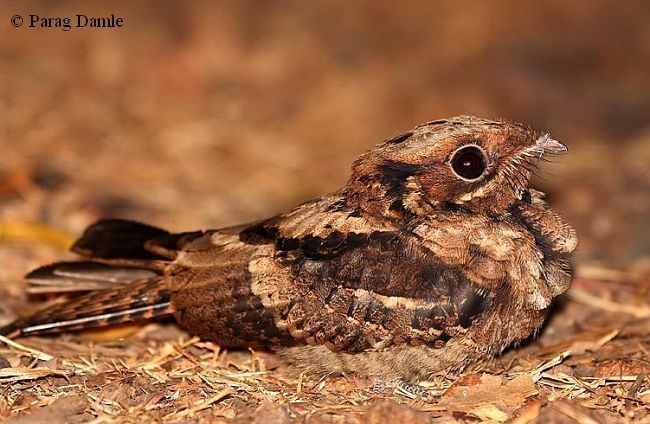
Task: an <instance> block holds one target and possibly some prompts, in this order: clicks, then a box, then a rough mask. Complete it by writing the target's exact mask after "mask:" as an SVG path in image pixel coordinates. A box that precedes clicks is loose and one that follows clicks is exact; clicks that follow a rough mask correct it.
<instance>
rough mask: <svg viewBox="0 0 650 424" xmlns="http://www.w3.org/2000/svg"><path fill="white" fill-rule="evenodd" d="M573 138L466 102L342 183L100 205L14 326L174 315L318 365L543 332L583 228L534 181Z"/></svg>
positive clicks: (422, 360)
mask: <svg viewBox="0 0 650 424" xmlns="http://www.w3.org/2000/svg"><path fill="white" fill-rule="evenodd" d="M565 151H566V147H565V146H564V145H563V144H562V143H560V142H558V141H556V140H554V139H552V138H551V137H549V135H548V134H543V133H539V132H536V131H533V130H531V129H529V128H527V127H525V126H522V125H519V124H514V123H509V122H504V121H492V120H486V119H479V118H476V117H472V116H460V117H455V118H450V119H441V120H437V121H431V122H428V123H426V124H423V125H419V126H417V127H415V128H414V129H412V130H410V131H407V132H405V133H403V134H400V135H398V136H396V137H393V138H391V139H389V140H387V141H385V142H383V143H382V144H380V145H378V146H377V147H375V148H374V149H372V150H370V151H368V152H367V153H365V154H363V155H361V156H360V157H359V158H358V159H357V160H356V161H355V162H354V163H353V165H352V174H351V177H350V179H349V181H348V182H347V184H346V185H345V186H344V187H343V188H341V189H340V190H338V191H336V192H334V193H331V194H327V195H324V196H322V197H319V198H317V199H314V200H312V201H309V202H306V203H304V204H302V205H300V206H297V207H296V208H294V209H292V210H291V211H289V212H287V213H283V214H281V215H277V216H274V217H272V218H269V219H265V220H263V221H259V222H256V223H252V224H247V225H242V226H237V227H232V228H225V229H220V230H207V231H195V232H187V233H177V234H172V233H169V232H167V231H164V230H162V229H159V228H155V227H152V226H148V225H144V224H140V223H136V222H131V221H125V220H115V219H111V220H102V221H99V222H97V223H95V224H94V225H92V226H90V227H89V228H88V229H87V230H86V231H85V233H84V234H83V235H82V236H81V238H80V239H79V240H78V241H77V242H76V243H75V244H74V246H73V248H72V250H73V251H74V252H76V253H78V254H79V255H81V256H82V257H83V258H84V259H83V260H82V261H79V262H59V263H55V264H51V265H47V266H44V267H42V268H39V269H37V270H35V271H33V272H31V273H30V274H29V275H27V277H26V279H27V281H28V283H29V289H30V290H31V291H32V292H46V291H51V292H77V295H76V296H75V297H72V298H71V299H69V300H67V301H65V302H63V303H60V304H57V305H54V306H52V307H50V308H47V309H45V310H42V311H40V312H37V313H36V314H34V315H33V316H31V317H28V318H26V319H21V320H18V321H16V322H14V323H12V324H10V325H8V326H7V327H5V328H3V329H2V330H0V331H1V333H3V334H6V335H10V336H27V335H34V334H46V333H53V332H61V331H68V330H79V329H86V328H91V327H97V326H103V325H108V324H114V323H121V322H126V321H134V320H141V319H148V318H153V317H159V316H164V315H173V316H174V317H175V319H176V320H177V321H178V323H180V325H181V326H183V327H184V328H186V329H187V330H188V331H189V332H190V333H192V334H195V335H198V336H200V337H202V338H205V339H209V340H213V341H215V342H217V343H218V344H220V345H223V346H229V347H241V348H245V347H251V348H264V349H271V350H273V351H275V352H277V353H278V354H280V355H281V356H283V357H284V358H285V359H286V361H288V362H289V363H292V364H293V365H295V366H296V367H297V368H299V369H301V370H305V371H307V372H311V373H314V374H316V375H325V374H334V373H353V374H359V375H362V376H369V377H378V378H401V379H404V380H410V381H417V380H418V379H423V378H426V377H427V376H428V375H431V374H432V373H436V372H439V371H443V370H460V369H462V368H463V367H465V366H466V365H467V364H469V363H472V362H474V361H477V360H479V359H482V358H485V357H488V356H489V355H494V354H497V353H499V352H501V351H502V350H503V349H505V348H506V347H507V346H509V345H511V344H513V343H516V342H519V341H521V340H523V339H525V338H527V337H529V336H530V335H531V334H533V333H535V332H536V331H537V330H538V329H539V328H540V326H541V325H542V322H543V321H544V319H545V317H546V315H547V313H548V311H549V306H550V305H551V302H552V300H553V299H554V298H555V297H556V296H558V295H560V294H561V293H563V292H564V291H565V290H566V289H567V288H568V286H569V284H570V281H571V268H570V265H569V258H570V255H571V253H572V252H573V251H574V249H575V248H576V245H577V237H576V233H575V231H574V230H573V229H572V228H571V227H570V226H569V225H567V224H566V223H564V222H563V221H562V219H561V218H560V216H559V215H558V214H557V213H555V212H554V211H553V210H551V209H549V208H548V206H547V204H546V203H545V201H544V194H543V193H541V192H539V191H536V190H533V189H531V188H529V187H528V185H529V180H530V177H531V175H532V174H533V173H534V171H535V169H536V168H537V166H538V165H537V162H538V160H539V159H540V158H542V157H543V155H549V154H558V153H563V152H565Z"/></svg>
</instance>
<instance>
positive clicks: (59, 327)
mask: <svg viewBox="0 0 650 424" xmlns="http://www.w3.org/2000/svg"><path fill="white" fill-rule="evenodd" d="M201 234H202V233H183V234H171V233H168V232H167V231H164V230H161V229H159V228H155V227H151V226H148V225H145V224H139V223H136V222H131V221H124V220H103V221H99V222H97V223H96V224H94V225H92V226H90V227H89V228H88V229H87V230H86V231H85V232H84V234H83V235H82V236H81V238H80V239H79V240H78V241H77V242H75V244H74V245H73V247H72V251H74V252H76V253H78V254H80V255H82V256H85V257H86V259H87V260H85V261H80V262H58V263H55V264H52V265H47V266H45V267H42V268H39V269H36V270H34V271H32V272H31V273H29V274H28V275H27V276H26V277H25V279H26V281H27V283H28V289H27V290H28V292H30V293H45V292H57V293H62V292H85V293H82V294H80V295H78V296H77V297H73V298H72V299H70V300H67V301H64V302H62V303H59V304H55V305H53V306H51V307H49V308H46V309H44V310H41V311H39V312H36V313H35V314H34V315H32V316H31V317H28V318H25V319H19V320H17V321H15V322H13V323H11V324H9V325H8V326H6V327H4V328H0V334H2V335H6V336H9V337H17V336H21V335H44V334H50V333H57V332H63V331H71V330H82V329H90V328H95V327H100V326H105V325H111V324H118V323H124V322H131V321H138V320H142V319H150V318H154V317H159V316H164V315H168V314H171V313H173V312H174V310H173V307H172V306H171V304H170V300H169V292H168V290H167V288H166V285H165V282H164V277H163V275H162V273H163V270H164V268H165V267H166V265H167V264H169V262H170V261H171V260H173V259H174V258H175V257H176V254H177V252H178V250H180V249H181V248H182V246H183V245H184V244H185V243H186V242H187V241H189V240H192V239H194V238H196V236H198V235H201Z"/></svg>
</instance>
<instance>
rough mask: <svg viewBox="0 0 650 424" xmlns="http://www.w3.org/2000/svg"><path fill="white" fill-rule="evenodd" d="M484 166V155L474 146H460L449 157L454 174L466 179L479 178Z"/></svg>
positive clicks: (485, 165)
mask: <svg viewBox="0 0 650 424" xmlns="http://www.w3.org/2000/svg"><path fill="white" fill-rule="evenodd" d="M486 167H487V164H486V161H485V155H484V154H483V151H482V150H481V149H479V148H478V147H476V146H465V147H461V148H460V149H458V150H457V151H456V152H455V153H454V155H453V156H452V158H451V168H452V169H453V170H454V172H455V173H456V175H458V176H459V177H461V178H464V179H466V180H475V179H477V178H479V177H480V176H481V175H483V173H484V172H485V168H486Z"/></svg>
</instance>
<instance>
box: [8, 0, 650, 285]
mask: <svg viewBox="0 0 650 424" xmlns="http://www.w3.org/2000/svg"><path fill="white" fill-rule="evenodd" d="M1 7H2V14H1V17H0V75H1V76H0V78H1V79H0V92H1V94H0V109H1V110H0V129H1V132H0V223H4V225H5V228H8V227H7V226H8V225H9V224H11V223H24V222H28V223H40V224H44V225H46V226H48V227H51V228H56V229H61V230H63V231H65V232H67V233H70V234H77V233H79V232H80V231H82V230H83V228H84V227H85V226H86V225H87V224H89V223H90V222H91V221H93V220H95V219H96V218H98V217H100V216H112V217H123V218H131V219H138V220H146V221H148V222H151V223H153V224H156V225H159V226H163V227H165V228H168V229H171V230H194V229H198V228H206V227H220V226H226V225H230V224H237V223H241V222H245V221H250V220H254V219H259V218H263V217H266V216H269V215H271V214H274V213H276V212H279V211H282V210H284V209H286V208H289V207H291V206H293V205H296V204H297V203H299V202H302V201H304V200H306V199H309V198H311V197H314V196H317V195H319V194H322V193H324V192H328V191H331V190H335V189H337V188H338V187H340V186H341V185H342V184H343V183H344V182H345V181H346V179H347V175H348V169H349V165H350V163H351V162H352V160H353V159H354V158H355V157H356V156H357V155H358V154H359V153H361V152H363V151H364V150H366V149H368V148H369V147H371V146H373V145H375V144H377V143H379V142H381V141H382V140H384V139H387V138H389V137H391V136H392V135H395V134H398V133H400V132H401V131H403V130H405V129H408V128H411V127H413V126H414V125H416V124H419V123H421V122H425V121H428V120H432V119H436V118H443V117H448V116H452V115H458V114H467V113H468V114H474V115H478V116H481V117H491V118H497V117H501V118H507V119H511V120H516V121H520V122H523V123H526V124H530V125H532V126H535V127H537V128H540V129H543V130H545V131H548V132H550V133H551V134H552V135H553V136H554V137H556V138H557V139H559V140H562V141H564V142H565V143H566V144H568V145H569V147H570V154H569V155H566V156H562V157H559V158H557V160H556V161H555V163H554V164H546V165H545V170H546V171H548V172H547V173H545V174H544V179H541V180H538V181H537V182H536V186H537V187H538V188H541V189H542V190H545V191H547V192H548V195H549V200H550V203H551V204H552V205H553V206H554V207H555V208H557V209H558V210H559V211H560V212H561V213H562V214H563V215H564V216H565V217H566V219H567V221H569V222H570V223H572V224H573V225H574V226H575V227H576V228H577V229H578V232H579V235H580V241H581V244H580V248H579V249H580V250H579V252H578V255H577V260H578V261H579V262H598V263H602V264H605V265H607V266H613V267H625V268H626V269H646V270H647V269H648V268H650V263H649V259H648V257H649V255H650V234H649V229H648V222H649V218H650V119H649V117H650V77H649V76H650V25H648V20H649V18H650V3H649V2H642V1H638V2H635V1H626V2H611V1H607V2H601V1H593V2H589V3H585V2H581V1H550V2H547V1H539V2H511V1H503V2H467V1H461V2H429V1H426V2H425V1H422V2H420V1H404V2H400V3H399V4H398V3H389V2H374V1H373V2H370V1H310V2H286V1H283V2H276V1H265V2H260V1H238V2H234V1H233V2H192V3H186V2H171V1H167V2H158V1H136V2H113V1H110V2H85V1H84V2H66V1H59V2H42V1H34V2H28V1H3V2H2V4H1ZM30 13H32V14H39V15H41V16H51V17H56V16H74V15H75V14H77V13H84V14H86V15H88V16H109V15H110V14H115V15H116V16H119V17H122V18H123V20H124V26H123V27H122V28H112V29H90V28H85V29H79V28H72V29H71V30H70V31H62V30H60V29H56V28H49V29H47V28H31V29H30V28H26V27H25V26H23V27H21V28H15V27H13V26H11V24H10V18H11V16H13V15H15V14H20V15H23V16H26V15H27V14H30ZM12 225H13V224H12ZM23 253H24V252H21V250H20V249H17V248H16V247H15V246H14V247H12V248H8V247H6V245H5V246H3V244H2V243H0V263H3V268H2V269H0V280H2V281H8V280H10V281H16V280H17V279H18V278H19V277H20V275H21V274H22V273H24V271H25V270H26V269H27V267H28V266H29V265H33V264H36V263H40V262H43V261H47V260H52V259H54V258H57V257H60V255H61V253H60V252H59V251H50V250H44V251H43V252H40V251H39V252H36V253H33V250H30V255H28V257H29V258H30V259H29V261H31V262H30V263H29V264H25V262H24V261H25V259H24V258H25V255H24V254H23Z"/></svg>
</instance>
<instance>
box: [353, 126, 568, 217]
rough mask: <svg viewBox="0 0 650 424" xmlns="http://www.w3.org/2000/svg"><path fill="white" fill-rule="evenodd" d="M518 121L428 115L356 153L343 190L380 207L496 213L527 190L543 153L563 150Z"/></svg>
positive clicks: (363, 202)
mask: <svg viewBox="0 0 650 424" xmlns="http://www.w3.org/2000/svg"><path fill="white" fill-rule="evenodd" d="M566 150H567V149H566V146H564V145H563V144H562V143H560V142H559V141H556V140H554V139H552V138H551V137H550V136H549V135H548V134H543V133H540V132H537V131H534V130H531V129H529V128H527V127H525V126H523V125H519V124H514V123H510V122H504V121H491V120H487V119H480V118H476V117H473V116H459V117H455V118H450V119H444V120H438V121H432V122H428V123H426V124H423V125H420V126H417V127H415V128H414V129H413V130H411V131H408V132H406V133H404V134H401V135H399V136H397V137H394V138H392V139H390V140H387V141H385V142H384V143H382V144H380V145H379V146H377V147H376V148H374V149H372V150H370V151H369V152H367V153H365V154H363V155H362V156H360V157H359V159H358V160H357V161H356V162H355V163H354V165H353V167H352V177H351V178H350V181H349V182H348V185H347V188H346V190H348V191H349V192H350V193H354V195H355V197H356V198H357V199H358V203H359V206H360V207H362V208H371V209H373V208H374V209H379V210H375V212H381V213H383V214H392V213H398V212H399V210H400V209H401V210H403V211H404V210H405V211H408V212H409V213H415V214H421V213H430V212H431V209H434V210H437V209H459V208H460V209H463V210H468V211H472V212H475V213H486V214H491V215H495V214H496V215H498V214H502V213H505V212H506V211H507V210H508V208H509V206H510V205H512V204H513V203H514V202H517V201H518V200H521V199H522V197H526V196H529V195H530V194H529V192H528V190H527V188H528V185H529V182H530V177H531V175H532V174H534V172H535V171H536V169H537V162H538V160H539V159H540V158H542V156H543V155H547V154H559V153H563V152H565V151H566Z"/></svg>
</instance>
